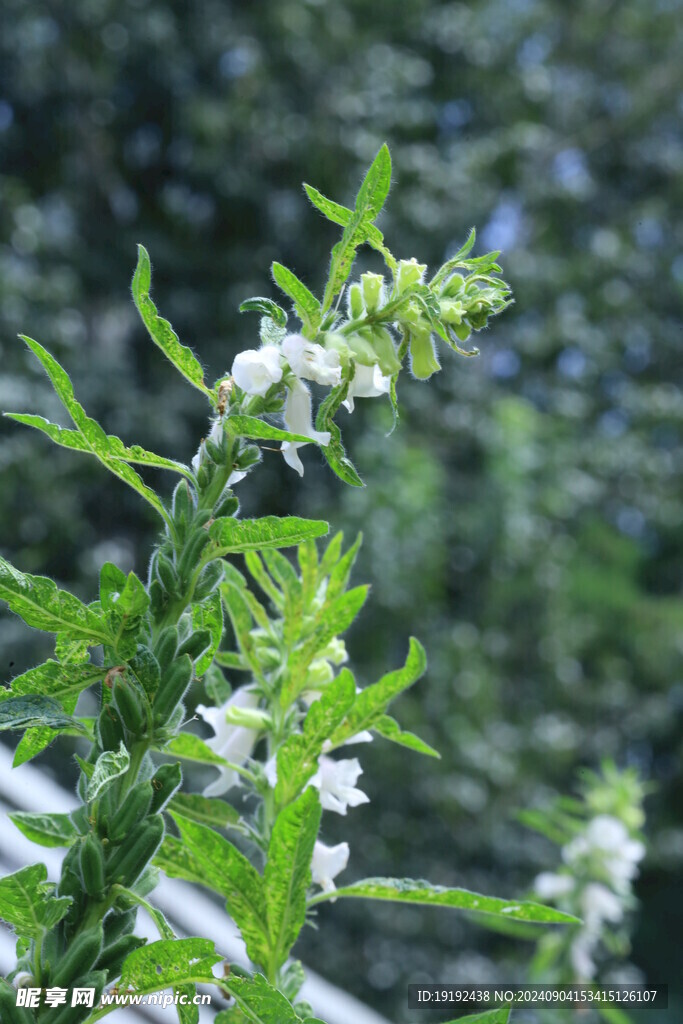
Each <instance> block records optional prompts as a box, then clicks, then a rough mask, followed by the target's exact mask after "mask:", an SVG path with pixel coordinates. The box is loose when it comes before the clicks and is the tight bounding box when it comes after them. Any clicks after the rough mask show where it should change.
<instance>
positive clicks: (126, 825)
mask: <svg viewBox="0 0 683 1024" xmlns="http://www.w3.org/2000/svg"><path fill="white" fill-rule="evenodd" d="M153 796H154V791H153V789H152V783H151V782H150V781H149V780H147V781H146V782H138V783H136V784H135V785H134V786H133V788H132V789H131V791H130V792H129V793H127V794H126V795H125V796H124V798H123V800H124V803H123V804H122V805H121V806H120V807H119V808H118V810H117V811H116V812H115V813H114V815H113V816H112V817H111V819H110V820H109V822H108V823H107V835H108V836H109V838H110V839H111V841H112V843H120V842H121V841H122V840H125V838H126V836H127V835H128V833H129V832H130V830H131V828H132V827H133V825H135V824H136V823H137V822H138V821H142V820H143V819H144V818H145V817H146V816H147V814H148V812H149V809H150V807H151V805H152V797H153Z"/></svg>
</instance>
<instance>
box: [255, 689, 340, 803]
mask: <svg viewBox="0 0 683 1024" xmlns="http://www.w3.org/2000/svg"><path fill="white" fill-rule="evenodd" d="M355 698H356V681H355V679H354V678H353V675H352V674H351V673H350V672H349V670H348V669H342V671H341V672H340V673H339V675H338V676H337V678H336V679H334V680H332V682H331V683H329V684H328V685H327V686H326V687H325V690H324V691H323V694H322V697H320V699H319V700H315V701H313V703H312V704H311V706H310V708H309V709H308V714H307V715H306V718H305V719H304V724H303V729H302V732H301V733H300V734H297V733H294V734H292V735H290V736H289V737H288V738H287V739H286V740H285V742H284V743H283V744H282V746H281V747H280V748H279V749H278V752H277V784H276V786H275V802H276V804H277V806H278V807H284V806H285V805H286V804H288V803H289V802H290V801H291V800H293V799H294V797H295V796H296V795H297V793H299V792H300V791H301V790H302V789H303V787H304V786H305V785H306V783H307V782H308V780H309V779H310V778H311V777H312V776H313V775H315V773H316V771H317V770H318V758H319V757H320V755H321V753H322V750H323V744H324V743H325V740H326V739H328V737H330V736H331V735H332V734H333V733H334V731H335V729H336V728H337V727H338V726H339V725H340V724H341V722H342V721H343V720H344V718H345V716H346V715H347V714H348V712H349V709H350V708H351V705H352V704H353V702H354V700H355Z"/></svg>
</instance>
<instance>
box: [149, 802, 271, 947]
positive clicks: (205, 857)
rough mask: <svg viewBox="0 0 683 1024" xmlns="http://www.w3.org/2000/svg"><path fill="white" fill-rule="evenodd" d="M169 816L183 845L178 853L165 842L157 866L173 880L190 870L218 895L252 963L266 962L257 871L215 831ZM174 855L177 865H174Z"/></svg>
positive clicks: (261, 891) (263, 914)
mask: <svg viewBox="0 0 683 1024" xmlns="http://www.w3.org/2000/svg"><path fill="white" fill-rule="evenodd" d="M172 817H173V820H174V821H175V823H176V825H177V826H178V829H179V831H180V837H181V840H182V845H181V848H180V850H179V851H178V850H177V847H175V846H170V847H167V845H166V843H164V845H163V846H162V849H161V853H162V857H161V859H159V858H157V863H158V864H159V866H160V867H162V868H163V870H164V871H165V872H166V874H170V875H171V876H172V877H175V878H178V877H179V878H187V877H188V873H187V871H188V868H189V872H190V874H189V879H190V881H197V880H199V881H200V883H201V884H202V885H205V886H207V887H208V888H209V889H213V890H214V892H218V893H220V894H221V895H222V896H223V897H224V898H225V899H226V901H227V903H226V906H227V910H228V913H229V914H230V916H231V917H232V918H233V920H234V921H235V924H236V925H237V926H238V928H239V929H240V931H241V933H242V937H243V938H244V941H245V942H246V944H247V953H248V954H249V958H250V959H251V960H252V961H253V962H254V963H260V964H264V963H266V962H267V957H268V951H269V942H268V924H267V917H266V896H265V892H264V885H263V879H262V878H261V876H260V875H259V873H258V871H257V870H256V868H254V867H253V865H252V864H251V863H250V862H249V861H248V860H247V858H246V857H245V856H244V854H243V853H240V851H239V850H238V849H237V847H236V846H233V845H232V843H229V842H228V840H227V839H224V838H223V836H221V835H219V834H218V832H214V830H213V829H211V828H207V827H206V826H205V825H200V824H199V823H198V822H194V821H189V820H188V819H187V818H183V817H182V816H181V815H180V814H178V813H176V812H172ZM176 853H179V856H180V862H179V863H175V864H174V863H173V858H174V855H175V854H176Z"/></svg>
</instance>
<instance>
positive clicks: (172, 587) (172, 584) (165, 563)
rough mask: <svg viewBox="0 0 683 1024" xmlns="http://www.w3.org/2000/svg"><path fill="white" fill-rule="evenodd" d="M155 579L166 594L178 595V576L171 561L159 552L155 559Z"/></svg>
mask: <svg viewBox="0 0 683 1024" xmlns="http://www.w3.org/2000/svg"><path fill="white" fill-rule="evenodd" d="M157 577H158V578H159V581H160V583H161V585H162V587H163V588H164V590H165V591H166V593H167V594H171V595H178V594H180V583H179V581H178V574H177V572H176V570H175V566H174V565H173V562H172V561H171V559H170V558H168V556H167V555H164V554H163V553H162V552H161V551H160V552H159V557H158V558H157Z"/></svg>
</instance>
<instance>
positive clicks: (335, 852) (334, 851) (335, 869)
mask: <svg viewBox="0 0 683 1024" xmlns="http://www.w3.org/2000/svg"><path fill="white" fill-rule="evenodd" d="M348 862H349V844H348V843H338V844H337V846H325V844H324V843H321V842H320V840H319V839H317V840H316V843H315V846H314V847H313V860H312V862H311V873H312V875H313V882H314V883H315V884H316V885H319V886H320V888H321V889H322V890H323V892H334V890H335V889H336V888H337V887H336V885H335V884H334V879H335V878H336V877H337V875H339V874H341V872H342V871H343V870H344V869H345V867H346V865H347V864H348Z"/></svg>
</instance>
